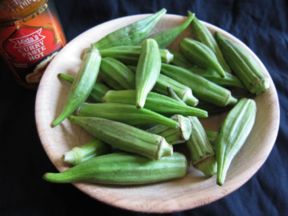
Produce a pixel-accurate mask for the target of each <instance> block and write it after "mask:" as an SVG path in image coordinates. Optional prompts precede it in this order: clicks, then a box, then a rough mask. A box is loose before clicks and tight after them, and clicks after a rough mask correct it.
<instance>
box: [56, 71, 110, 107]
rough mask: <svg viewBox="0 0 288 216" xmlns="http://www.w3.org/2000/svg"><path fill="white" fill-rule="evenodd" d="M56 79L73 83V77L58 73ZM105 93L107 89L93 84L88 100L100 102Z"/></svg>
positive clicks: (104, 86)
mask: <svg viewBox="0 0 288 216" xmlns="http://www.w3.org/2000/svg"><path fill="white" fill-rule="evenodd" d="M58 78H59V79H60V80H63V81H66V82H68V83H70V84H72V83H73V81H74V77H73V76H72V75H70V74H67V73H59V74H58ZM107 91H109V88H108V87H107V86H106V85H104V84H103V83H100V82H95V84H94V86H93V88H92V90H91V92H90V95H89V98H88V99H91V100H93V101H95V102H101V101H102V98H103V97H104V95H105V94H106V92H107Z"/></svg>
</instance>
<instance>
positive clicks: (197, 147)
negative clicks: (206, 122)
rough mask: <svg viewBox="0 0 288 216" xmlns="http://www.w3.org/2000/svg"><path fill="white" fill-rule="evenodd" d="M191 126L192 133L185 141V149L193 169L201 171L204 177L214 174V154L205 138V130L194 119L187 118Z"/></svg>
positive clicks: (196, 119)
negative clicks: (189, 156) (188, 152)
mask: <svg viewBox="0 0 288 216" xmlns="http://www.w3.org/2000/svg"><path fill="white" fill-rule="evenodd" d="M189 119H190V122H191V125H192V128H193V129H192V133H191V136H190V139H189V140H188V141H187V147H188V149H189V151H190V155H191V160H192V164H193V166H194V167H195V168H197V169H199V170H201V171H202V172H203V173H204V174H205V176H212V175H215V174H216V171H217V169H216V160H215V152H214V150H213V147H212V145H211V143H210V141H209V139H208V137H207V134H206V132H205V129H204V128H203V126H202V124H201V122H200V121H199V120H198V118H196V117H189Z"/></svg>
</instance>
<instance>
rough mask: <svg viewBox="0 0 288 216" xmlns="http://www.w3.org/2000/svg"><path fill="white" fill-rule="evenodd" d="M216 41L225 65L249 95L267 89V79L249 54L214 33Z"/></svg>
mask: <svg viewBox="0 0 288 216" xmlns="http://www.w3.org/2000/svg"><path fill="white" fill-rule="evenodd" d="M216 40H217V42H218V44H219V46H220V48H221V50H222V52H223V55H224V57H225V59H226V60H227V63H228V64H229V66H230V67H231V69H232V70H233V72H234V73H235V74H236V76H237V77H238V78H239V79H240V80H241V81H242V83H243V85H244V86H245V87H246V88H247V89H248V90H249V91H250V92H251V93H254V94H256V95H258V94H260V93H262V92H264V91H265V90H266V89H268V88H269V79H268V78H267V77H266V76H265V75H264V74H263V73H262V71H261V68H260V66H259V65H258V63H257V62H256V61H255V60H254V58H253V57H252V56H251V55H250V53H248V52H246V51H245V50H244V49H243V48H242V47H240V46H239V45H238V44H236V43H233V42H232V41H230V40H227V39H225V38H224V37H223V36H221V35H220V34H219V33H216Z"/></svg>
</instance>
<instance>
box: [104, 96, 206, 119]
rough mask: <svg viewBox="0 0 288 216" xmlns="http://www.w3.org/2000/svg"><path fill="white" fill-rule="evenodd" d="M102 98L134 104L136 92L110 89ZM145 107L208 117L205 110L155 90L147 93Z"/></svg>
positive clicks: (172, 113)
mask: <svg viewBox="0 0 288 216" xmlns="http://www.w3.org/2000/svg"><path fill="white" fill-rule="evenodd" d="M103 100H104V102H108V103H123V104H135V101H136V92H135V91H133V90H121V91H113V90H110V91H108V92H107V93H106V95H105V96H104V97H103ZM145 108H146V109H149V110H152V111H154V112H158V113H161V114H166V115H174V114H180V115H184V116H187V115H192V116H198V117H200V118H206V117H208V114H207V112H206V111H205V110H202V109H198V108H196V107H190V106H188V105H185V104H182V103H180V102H178V101H176V100H174V99H172V98H170V97H167V96H165V95H161V94H157V93H155V92H150V93H149V94H148V96H147V101H146V103H145Z"/></svg>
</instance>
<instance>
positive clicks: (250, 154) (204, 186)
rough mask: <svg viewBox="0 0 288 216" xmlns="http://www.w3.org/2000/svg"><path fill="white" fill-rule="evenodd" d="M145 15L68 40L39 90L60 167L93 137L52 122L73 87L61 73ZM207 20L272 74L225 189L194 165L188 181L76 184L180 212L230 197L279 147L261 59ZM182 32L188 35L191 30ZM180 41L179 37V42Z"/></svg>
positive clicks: (136, 204) (42, 125)
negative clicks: (66, 156)
mask: <svg viewBox="0 0 288 216" xmlns="http://www.w3.org/2000/svg"><path fill="white" fill-rule="evenodd" d="M145 16H147V15H135V16H128V17H123V18H119V19H115V20H111V21H109V22H106V23H103V24H101V25H98V26H96V27H94V28H92V29H90V30H88V31H86V32H84V33H83V34H81V35H79V36H78V37H76V38H75V39H74V40H72V41H71V42H70V43H68V44H67V45H66V46H65V47H64V49H62V50H61V51H60V53H59V54H58V55H57V56H56V57H55V58H54V60H53V61H52V62H51V63H50V65H49V67H48V68H47V70H46V72H45V74H44V76H43V78H42V80H41V83H40V86H39V89H38V93H37V99H36V123H37V129H38V133H39V136H40V139H41V142H42V145H43V147H44V149H45V151H46V152H47V154H48V156H49V158H50V160H51V162H52V163H53V164H54V165H55V166H56V168H57V169H58V170H59V171H63V170H64V169H66V168H67V167H66V166H65V164H64V163H63V161H62V155H63V153H64V152H66V151H68V150H69V149H71V148H72V147H73V146H76V145H81V144H83V143H85V142H86V141H89V140H90V139H91V137H90V136H89V135H88V134H87V133H86V132H85V131H83V130H82V129H80V128H79V127H78V126H76V125H72V124H70V122H69V121H68V120H66V121H65V122H64V123H63V124H62V125H61V126H58V127H56V128H51V127H50V123H51V122H52V120H53V119H54V118H55V117H56V116H57V115H58V114H59V113H60V111H61V109H62V107H63V103H64V101H65V100H66V96H67V92H68V90H69V86H68V85H65V84H64V83H61V82H60V81H59V80H58V79H57V74H58V73H60V72H65V71H70V72H77V70H78V68H79V65H80V54H81V51H82V50H83V49H84V48H86V47H88V46H89V45H90V43H92V42H95V41H97V40H99V39H100V38H102V37H103V36H104V35H106V34H107V33H109V32H112V31H114V30H116V29H118V28H120V27H122V26H125V25H127V24H129V23H132V22H135V21H136V20H139V19H141V18H144V17H145ZM183 20H184V17H182V16H178V15H165V16H164V17H163V18H162V20H161V21H160V23H159V24H158V25H157V27H156V28H155V30H156V31H159V30H163V29H166V28H170V27H173V26H176V25H178V24H180V23H181V22H182V21H183ZM204 24H205V25H206V26H207V27H208V28H209V29H210V30H211V31H219V32H221V33H222V34H223V35H224V36H226V37H227V38H229V39H231V40H233V41H235V42H236V43H239V44H241V46H243V48H244V49H246V50H247V51H248V52H250V53H251V54H252V56H253V58H255V60H256V61H257V62H258V63H259V64H260V65H261V68H262V71H263V73H265V74H266V75H267V76H268V77H269V79H270V84H271V87H270V88H269V90H268V91H266V92H265V93H264V94H262V95H260V96H257V97H256V99H255V100H256V103H257V108H258V110H257V117H256V123H255V125H254V127H253V130H252V132H251V134H250V136H249V138H248V140H247V141H246V144H245V145H244V147H243V148H242V149H241V151H240V152H239V154H238V155H237V157H236V158H235V159H234V161H233V163H232V165H231V167H230V169H229V172H228V175H227V179H226V182H225V184H224V185H223V186H222V187H220V186H217V185H216V179H215V177H212V178H204V177H203V176H201V175H200V174H199V173H198V172H197V171H195V170H194V169H193V168H191V169H190V170H189V174H188V175H187V176H186V177H185V178H183V179H179V180H174V181H169V182H164V183H159V184H153V185H145V186H135V187H134V186H133V187H115V186H114V187H110V186H103V185H92V184H82V183H77V184H74V185H75V187H77V188H78V189H80V190H81V191H83V192H84V193H86V194H88V195H89V196H91V197H93V198H95V199H97V200H99V201H102V202H104V203H107V204H110V205H112V206H115V207H120V208H123V209H128V210H133V211H140V212H159V213H160V212H162V213H163V212H175V211H180V210H185V209H191V208H195V207H198V206H201V205H205V204H208V203H210V202H212V201H215V200H217V199H220V198H222V197H224V196H226V195H227V194H229V193H231V192H232V191H234V190H236V189H237V188H239V187H240V186H241V185H243V184H244V183H245V182H246V181H248V180H249V179H250V178H251V177H252V176H253V175H254V174H255V173H256V171H257V170H258V169H259V168H260V167H261V166H262V164H263V163H264V161H265V160H266V158H267V157H268V155H269V153H270V151H271V149H272V147H273V145H274V142H275V139H276V136H277V132H278V128H279V103H278V97H277V92H276V89H275V86H274V83H273V81H272V79H271V77H270V75H269V73H268V71H267V69H266V68H265V67H264V65H263V64H262V62H261V61H260V60H259V59H258V58H257V56H256V55H255V54H254V53H253V52H252V51H251V50H250V49H249V48H248V47H247V46H245V45H244V44H243V43H242V42H241V41H239V40H238V39H237V38H235V37H233V36H232V35H231V34H229V33H227V32H225V31H223V30H221V29H220V28H218V27H216V26H213V25H211V24H208V23H204ZM183 35H189V31H186V32H185V33H183ZM178 42H179V40H178V41H176V42H175V44H177V43H178ZM222 119H223V115H221V116H215V117H212V118H210V119H209V120H208V121H205V124H206V125H207V126H208V127H210V128H218V127H219V125H220V123H221V121H222ZM47 171H48V170H47Z"/></svg>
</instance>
